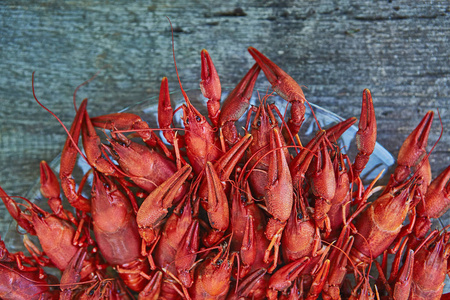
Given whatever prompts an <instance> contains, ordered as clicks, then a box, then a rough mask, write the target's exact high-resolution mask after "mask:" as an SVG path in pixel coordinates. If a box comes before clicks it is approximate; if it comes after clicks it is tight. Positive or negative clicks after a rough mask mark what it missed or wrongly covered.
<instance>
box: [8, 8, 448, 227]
mask: <svg viewBox="0 0 450 300" xmlns="http://www.w3.org/2000/svg"><path fill="white" fill-rule="evenodd" d="M102 2H103V1H102ZM185 3H186V2H185V1H167V2H166V1H152V2H151V1H139V2H135V3H133V4H129V3H127V2H126V1H122V2H120V3H119V2H115V3H114V4H113V3H112V2H111V3H110V2H106V3H101V2H100V1H65V2H62V1H2V3H1V4H0V24H1V26H0V58H1V59H0V101H1V108H0V167H1V168H0V185H1V186H2V188H3V189H4V190H6V191H7V192H8V193H9V194H11V195H24V194H26V192H27V191H28V189H29V188H30V186H31V185H32V184H33V183H35V181H36V180H37V179H38V176H39V167H38V165H39V162H40V161H41V160H46V161H51V160H52V159H53V158H54V157H55V156H56V155H57V154H58V153H59V152H60V151H61V149H62V146H63V143H64V140H65V138H66V135H65V132H64V131H63V129H62V128H61V126H60V125H59V124H58V122H56V120H55V119H54V118H53V117H52V116H50V115H49V114H48V113H47V112H46V111H45V110H43V109H42V108H41V107H39V106H38V105H37V104H36V102H35V101H34V100H33V97H32V92H31V74H32V72H33V71H35V72H36V73H35V90H36V94H37V97H38V98H39V100H40V101H42V103H44V104H45V105H46V106H47V107H48V108H49V109H51V110H52V111H53V112H54V113H55V114H56V115H58V117H60V118H61V120H62V121H63V122H64V123H65V124H66V125H69V124H70V122H71V120H72V118H73V117H74V109H73V105H72V94H73V91H74V89H75V87H76V86H77V85H79V84H80V83H82V82H83V81H85V80H86V79H88V78H90V77H91V76H92V75H93V74H94V73H96V72H97V71H98V70H100V69H102V68H104V69H103V70H102V71H101V72H100V74H99V75H98V77H97V78H96V79H95V80H94V81H92V82H91V83H89V84H88V85H87V86H85V87H83V88H81V89H80V91H79V92H78V95H77V100H78V103H79V102H80V101H81V99H83V98H85V97H87V98H89V101H90V102H89V112H90V114H91V115H100V114H104V113H109V112H114V111H117V110H120V109H121V108H123V107H127V106H129V105H132V104H133V103H135V102H138V101H141V100H143V99H146V98H149V97H152V96H155V95H157V94H158V90H159V85H160V80H161V78H162V77H163V76H167V77H168V79H169V85H170V89H171V90H177V89H178V86H177V83H176V75H175V71H174V65H173V57H172V50H171V47H172V44H171V35H170V26H169V23H168V21H167V19H166V16H168V17H170V19H171V20H172V22H173V25H174V28H175V34H174V35H175V52H176V58H177V64H178V68H179V71H180V77H181V80H182V82H183V86H184V87H185V88H197V87H198V83H199V80H200V79H199V77H200V55H199V52H200V50H201V49H202V48H206V49H207V50H208V51H209V52H210V54H211V56H212V58H213V60H214V63H215V65H216V67H217V70H218V73H219V75H220V77H221V80H222V85H223V86H224V87H225V88H227V87H228V88H230V87H233V86H234V85H235V84H236V83H237V82H238V81H239V79H240V78H241V77H242V76H243V75H244V74H245V72H246V71H247V70H248V69H249V68H250V66H251V65H252V64H253V60H252V58H251V56H250V55H249V53H248V52H247V47H248V46H254V47H255V48H257V49H258V50H260V51H261V52H263V53H265V54H266V55H267V56H268V57H269V58H271V59H272V60H273V61H274V62H275V63H277V64H278V65H279V66H281V67H282V68H283V69H284V70H285V71H287V72H288V73H289V74H290V75H291V76H292V77H293V78H294V79H296V80H297V81H298V82H299V83H300V84H302V85H304V86H306V87H307V88H306V89H305V95H306V97H307V99H308V100H309V101H311V102H313V103H316V104H318V105H320V106H323V107H325V108H327V109H329V110H331V111H333V112H335V113H337V114H338V115H341V116H343V117H345V118H347V117H351V116H357V117H359V113H360V103H361V94H362V90H363V89H364V88H369V89H371V91H372V95H373V98H374V103H375V110H376V116H377V123H378V141H379V142H380V143H381V144H382V145H384V146H385V147H386V149H387V150H389V151H390V152H391V153H392V154H394V155H396V154H397V152H398V149H399V148H400V145H401V143H402V141H403V140H404V138H405V137H406V136H407V135H408V134H409V132H410V131H411V130H412V129H413V128H414V127H415V126H416V125H417V123H418V122H419V120H420V119H421V118H422V116H423V115H424V114H425V112H427V111H428V110H434V111H436V110H437V109H439V111H440V114H441V117H442V125H443V128H444V133H443V136H442V138H441V141H440V142H439V144H438V145H437V147H436V149H435V150H434V153H433V155H432V156H431V157H430V163H431V166H432V170H433V174H434V176H436V175H437V174H438V173H439V172H440V171H442V170H443V169H444V168H445V167H447V166H448V165H449V164H450V155H449V154H450V135H449V134H448V128H450V118H449V108H450V97H449V94H450V87H449V86H450V85H449V80H450V64H449V57H450V50H449V36H450V32H449V30H450V18H449V12H450V2H449V1H427V2H420V3H419V2H417V3H414V1H367V0H366V1H359V3H356V2H354V1H265V2H264V1H254V0H252V1H246V2H244V3H242V2H241V1H229V2H228V3H227V4H224V3H223V4H218V3H215V2H213V1H190V2H189V3H188V4H185ZM257 85H258V88H261V89H266V88H267V87H268V84H267V81H265V80H264V79H263V77H262V76H261V77H260V78H259V80H258V84H257ZM440 129H441V127H440V125H439V122H438V121H435V122H434V123H433V128H432V131H431V134H430V141H431V142H430V143H433V142H434V141H436V139H437V138H438V136H439V133H440ZM429 148H430V146H429ZM7 223H8V221H7V220H6V213H5V210H4V209H3V207H2V208H0V233H1V232H3V229H4V228H5V226H6V225H7Z"/></svg>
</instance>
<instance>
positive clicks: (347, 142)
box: [2, 89, 395, 252]
mask: <svg viewBox="0 0 450 300" xmlns="http://www.w3.org/2000/svg"><path fill="white" fill-rule="evenodd" d="M186 93H187V95H188V97H189V100H190V101H191V102H192V104H193V105H194V106H195V107H196V108H197V109H198V110H199V111H200V113H202V114H203V115H204V116H207V115H208V113H207V109H206V101H207V99H206V98H205V97H203V95H202V94H201V91H200V89H193V90H188V91H186ZM228 93H229V92H223V93H222V101H223V100H224V99H225V98H226V97H227V96H228ZM260 95H261V97H262V96H263V95H265V92H262V91H261V92H258V91H255V92H254V93H253V96H252V98H251V101H250V103H251V105H259V102H260V101H259V97H260ZM170 98H171V101H172V103H175V104H177V106H179V105H181V104H182V103H184V98H183V96H182V94H181V92H174V93H171V94H170ZM267 102H268V103H275V104H276V106H277V107H278V108H279V110H280V111H281V113H282V114H283V113H284V111H285V108H286V106H287V104H288V103H287V102H286V101H285V100H283V99H282V98H281V97H279V96H278V95H276V94H275V95H273V96H270V97H269V98H268V99H267ZM311 107H312V108H313V110H314V114H315V116H316V118H317V121H318V122H319V124H320V126H321V127H322V128H325V129H326V128H328V127H330V126H332V125H334V124H336V123H338V122H340V121H342V120H344V118H342V117H340V116H338V115H336V114H334V113H332V112H330V111H328V110H326V109H324V108H322V107H319V106H317V105H314V104H311ZM119 112H129V113H134V114H137V115H139V116H140V117H141V118H142V119H143V120H144V121H146V122H147V123H148V124H149V126H150V128H158V124H157V119H158V118H157V113H158V97H152V98H150V99H147V100H144V101H140V102H138V103H136V104H134V105H132V106H129V107H127V108H124V109H122V110H120V111H119ZM181 115H182V112H181V111H179V112H177V114H175V116H174V125H175V127H178V128H180V127H181V128H183V127H184V126H183V124H182V120H181ZM358 117H359V116H358ZM241 120H243V121H238V122H237V124H236V128H242V127H244V126H245V120H246V117H245V116H243V117H242V118H241ZM317 130H318V126H317V124H316V120H315V119H314V117H313V115H312V113H311V111H310V109H309V108H308V107H307V108H306V113H305V121H304V123H303V125H302V127H301V129H300V132H299V136H300V139H301V141H302V143H303V144H306V143H307V142H308V141H309V140H310V139H311V138H312V137H314V135H315V133H316V132H317ZM241 131H242V132H243V130H241ZM357 131H358V127H357V126H355V125H353V126H351V127H350V128H349V129H348V130H347V131H346V132H344V134H343V135H342V136H341V138H340V139H339V140H338V144H339V146H340V148H341V149H342V151H343V152H345V153H346V154H347V155H348V156H349V157H350V159H351V161H353V159H354V157H355V156H356V154H357V152H358V150H357V149H356V145H355V135H356V132H357ZM159 133H160V132H159ZM99 135H100V136H101V137H102V138H103V141H106V139H104V136H105V135H104V134H101V132H99ZM160 137H161V138H162V139H163V141H165V139H164V136H163V135H162V134H161V133H160ZM80 145H81V142H80ZM59 163H60V156H58V157H56V158H55V159H54V160H53V161H52V162H51V163H50V164H49V165H50V167H51V168H52V169H53V170H54V171H55V173H58V172H59ZM394 163H395V160H394V158H393V157H392V155H391V154H390V153H389V152H388V151H387V150H386V149H385V148H383V146H381V145H380V144H378V143H377V144H376V146H375V150H374V152H373V154H372V155H371V156H370V160H369V163H368V164H367V166H366V168H365V169H364V171H363V172H362V173H361V175H360V176H361V178H362V179H363V182H364V183H365V184H368V183H369V182H370V181H372V180H373V179H374V178H375V177H376V176H377V175H378V174H379V173H380V172H381V171H383V170H385V172H384V175H385V174H388V173H390V172H389V171H390V170H391V169H392V168H393V167H394ZM89 169H90V166H89V165H88V164H87V163H86V162H85V161H84V159H82V158H79V159H78V160H77V164H76V166H75V170H74V172H73V177H74V178H75V180H76V181H78V182H79V180H80V179H81V177H82V175H83V174H85V173H86V172H87V171H88V170H89ZM386 171H388V172H386ZM387 179H388V176H384V178H383V179H381V181H379V182H381V183H379V184H382V183H383V180H384V181H385V182H386V181H387ZM91 184H92V176H91V177H90V178H89V179H88V181H87V183H86V185H85V188H84V190H83V194H84V196H85V197H90V188H91ZM39 187H40V183H39V179H37V180H36V183H35V184H34V185H33V186H32V187H31V189H30V191H29V193H28V194H27V195H26V198H27V199H30V200H31V201H33V202H34V203H36V204H37V205H38V206H39V207H41V208H43V209H45V210H48V211H50V209H49V206H48V204H47V200H46V199H43V197H42V196H41V194H40V191H39ZM63 203H64V206H65V208H66V209H71V208H70V206H69V204H68V203H67V201H64V200H63ZM9 217H10V216H9ZM10 218H11V217H10ZM16 228H17V226H16V222H15V221H14V220H12V221H11V224H10V226H9V228H8V230H7V232H5V233H4V234H3V235H2V237H3V240H4V241H5V243H6V246H7V248H8V249H9V251H11V252H15V251H25V248H24V246H23V242H22V238H23V233H24V232H23V231H22V230H20V229H19V232H18V231H17V229H16Z"/></svg>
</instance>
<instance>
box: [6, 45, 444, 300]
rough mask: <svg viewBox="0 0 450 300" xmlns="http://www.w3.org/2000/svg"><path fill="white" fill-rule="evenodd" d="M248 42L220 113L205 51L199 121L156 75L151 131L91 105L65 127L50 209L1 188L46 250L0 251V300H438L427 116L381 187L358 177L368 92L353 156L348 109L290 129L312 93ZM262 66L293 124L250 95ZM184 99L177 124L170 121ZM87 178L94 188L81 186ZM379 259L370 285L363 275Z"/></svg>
mask: <svg viewBox="0 0 450 300" xmlns="http://www.w3.org/2000/svg"><path fill="white" fill-rule="evenodd" d="M248 51H249V52H250V54H251V56H252V57H253V58H254V59H255V61H256V63H255V64H254V65H253V66H252V67H251V68H250V69H249V71H248V72H247V74H246V75H245V76H244V77H243V78H242V80H241V81H240V82H239V83H238V85H237V86H236V88H235V89H234V90H233V91H231V93H230V94H229V95H228V97H227V98H226V100H225V101H224V102H223V103H222V106H221V105H220V98H221V95H222V89H221V84H220V80H219V75H218V74H217V71H216V68H215V66H214V64H213V62H212V59H211V56H210V54H209V52H208V51H207V50H205V49H203V50H202V51H201V63H202V67H201V81H200V89H201V92H202V94H203V96H204V97H205V98H207V102H206V107H207V112H208V115H207V117H205V116H203V115H202V114H201V112H200V111H201V109H200V108H196V107H194V105H193V104H192V102H191V101H190V99H189V97H188V94H187V93H186V92H185V91H184V90H183V88H182V87H181V80H180V78H179V77H178V73H177V77H178V80H179V83H180V88H181V92H182V95H183V98H184V104H182V105H181V106H180V107H178V108H176V109H173V108H172V104H171V100H170V93H169V86H168V79H167V78H166V77H164V78H163V79H162V81H161V89H160V97H159V102H158V123H159V127H160V128H151V127H149V125H148V124H147V123H146V122H145V121H144V120H143V119H142V118H141V117H140V116H138V115H135V114H132V113H114V114H107V115H103V116H96V117H93V118H91V117H90V116H89V114H88V112H87V100H84V101H83V102H82V103H81V105H80V107H79V108H78V110H77V113H76V116H75V119H74V122H73V125H72V127H71V128H70V131H67V133H68V139H67V141H66V143H65V145H64V148H63V151H62V156H61V168H60V172H59V179H60V184H61V188H60V186H59V183H58V178H57V176H56V175H55V174H54V173H53V171H52V170H51V169H50V167H49V166H48V164H47V163H45V162H42V163H41V166H40V168H41V193H42V195H43V196H44V197H45V198H48V199H49V206H50V208H51V210H52V213H50V212H47V211H45V210H43V209H41V208H39V206H37V204H35V203H32V202H31V201H28V200H25V201H26V202H27V204H26V205H25V208H22V206H21V204H19V203H17V202H16V200H15V199H14V198H13V197H10V196H9V195H7V194H6V192H5V191H3V190H2V189H1V188H0V197H1V198H2V200H3V202H4V204H5V206H6V208H7V209H8V211H9V212H10V214H11V215H12V216H13V218H14V219H15V220H16V221H17V224H18V225H19V226H20V227H22V228H23V229H24V230H25V231H26V232H27V233H28V235H37V237H38V239H39V242H40V245H41V248H42V250H43V251H40V250H39V247H38V246H36V245H35V244H33V243H32V242H31V241H30V240H29V238H28V235H27V236H26V238H24V241H25V244H26V247H27V249H28V250H29V251H30V253H31V255H32V256H31V257H28V256H26V255H25V254H23V253H15V254H11V253H9V252H8V251H7V250H6V247H4V246H2V247H0V259H1V260H0V268H1V269H2V271H1V272H0V274H1V276H0V297H2V299H16V298H33V297H34V298H36V299H44V298H45V299H54V298H55V297H58V296H59V297H60V299H70V298H80V299H92V298H96V299H107V298H110V299H113V298H114V299H127V298H132V297H134V296H137V297H138V298H139V299H181V298H184V299H317V298H318V297H322V298H323V299H341V298H349V299H362V298H364V299H366V298H367V299H374V298H375V296H376V297H377V298H383V299H384V298H386V299H410V298H411V299H416V298H417V299H425V298H426V299H439V298H440V297H441V294H442V292H443V287H444V279H445V275H446V274H448V272H449V267H448V266H447V261H448V259H449V256H450V250H449V249H450V243H449V238H450V235H449V234H448V233H446V232H444V231H443V232H440V233H439V232H437V231H433V232H431V233H428V232H429V231H430V229H431V227H432V226H431V220H430V219H431V218H439V217H441V216H442V215H443V214H444V213H445V211H447V209H448V208H449V207H450V200H449V199H450V197H449V196H450V183H449V179H450V167H448V168H447V169H445V170H444V171H443V172H442V173H441V174H440V175H439V176H438V177H436V178H435V179H434V180H433V181H432V180H431V169H430V164H429V160H428V158H429V156H430V155H431V153H427V149H426V145H427V140H428V135H429V133H430V130H431V124H432V121H433V112H431V111H430V112H428V113H427V114H426V115H425V117H424V118H423V120H422V121H421V122H420V124H419V125H418V127H417V128H416V129H415V130H414V131H413V132H412V133H411V135H410V136H409V137H408V138H407V139H406V141H405V143H404V144H403V146H402V148H401V149H400V153H399V157H398V166H397V168H396V169H395V171H394V173H393V174H392V175H391V179H390V181H389V182H388V184H387V186H386V187H382V186H376V184H377V180H378V178H379V177H380V176H381V174H379V175H378V176H377V177H376V178H375V179H374V180H372V181H371V182H370V184H368V185H367V182H364V181H363V180H362V178H361V174H363V173H364V172H365V168H366V165H367V163H368V162H369V160H370V156H371V154H372V152H373V151H374V149H375V146H376V142H375V141H376V135H377V132H376V130H377V126H376V120H375V111H374V103H373V100H372V95H371V93H370V91H369V90H368V89H365V90H364V91H363V95H362V108H361V117H360V120H359V126H358V129H359V130H358V131H357V133H356V138H355V139H356V147H355V148H356V149H357V151H358V153H357V154H356V155H354V156H352V155H350V154H346V153H345V150H346V149H343V148H342V147H341V146H340V145H339V144H338V140H339V137H340V136H341V135H342V134H344V132H345V131H346V130H347V129H348V128H350V127H351V126H352V125H353V124H355V123H356V121H357V119H356V118H349V119H347V120H345V121H342V122H340V123H338V124H335V125H333V126H331V127H329V128H326V129H323V128H322V126H321V125H319V124H316V125H317V127H318V129H319V130H318V132H317V133H316V134H315V136H313V137H312V139H310V140H309V141H306V140H303V139H304V137H302V136H301V135H300V134H299V132H301V126H302V124H303V123H304V120H305V103H306V102H307V100H306V97H305V95H304V93H303V90H302V88H301V86H300V85H299V84H298V83H297V82H295V80H294V79H293V78H292V77H290V76H289V75H288V74H287V73H286V72H285V71H283V70H282V69H281V68H280V67H278V66H277V65H276V64H275V63H273V62H272V61H271V60H269V59H268V58H267V57H266V56H265V55H263V54H262V53H261V52H259V51H258V50H256V49H255V48H253V47H249V48H248ZM175 66H176V65H175ZM261 70H262V71H263V73H264V74H265V76H266V77H267V79H268V81H269V83H270V85H271V86H272V88H273V90H274V92H276V93H277V94H278V95H279V96H281V97H282V98H283V99H284V100H286V101H288V103H289V104H290V110H289V111H288V112H289V119H288V120H287V121H286V120H284V117H283V114H282V113H281V111H282V110H283V109H282V107H281V106H280V105H278V106H280V107H277V105H276V104H275V103H271V99H273V98H271V97H272V96H273V95H272V94H269V95H266V96H264V97H263V98H262V99H260V100H259V103H252V94H253V88H254V86H255V84H256V81H257V79H258V75H259V73H260V71H261ZM177 72H178V71H177ZM33 92H34V90H33ZM36 101H38V100H37V98H36ZM38 102H39V101H38ZM41 105H42V104H41ZM180 108H181V111H182V114H183V115H182V117H181V119H182V124H176V126H175V124H174V119H175V118H174V115H175V114H176V113H177V112H178V111H179V110H180ZM247 111H248V112H247ZM246 112H247V114H246V116H247V117H246V120H240V119H241V118H242V116H244V115H245V113H246ZM244 119H245V117H244ZM243 121H245V122H243ZM237 122H242V123H241V124H243V123H245V127H244V131H242V132H240V131H239V129H238V128H237V127H238V126H237V125H236V123H237ZM178 125H179V126H183V125H184V129H183V130H180V128H178V127H179V126H178ZM96 127H97V128H100V130H102V131H103V132H101V133H100V131H99V130H97V129H96ZM159 130H161V136H160V135H159V134H158V131H159ZM130 131H131V132H133V131H134V132H133V133H131V135H128V136H126V135H125V133H124V132H130ZM80 136H81V137H82V140H83V143H82V144H83V146H82V148H83V149H84V151H81V149H80V148H81V145H80V146H78V140H79V138H80ZM102 136H104V137H105V138H103V139H102V138H101V137H102ZM163 137H164V138H163ZM78 155H80V157H82V159H84V160H86V161H87V163H88V165H89V168H90V171H87V172H86V174H84V176H83V178H77V177H76V176H75V175H72V172H73V170H74V168H75V163H76V160H77V159H78ZM91 179H92V180H91ZM89 182H92V183H91V187H92V189H91V193H90V195H89V193H85V192H84V193H83V186H84V185H85V184H86V183H89ZM61 190H62V193H63V195H64V196H65V198H61V195H60V194H61ZM380 191H381V192H380ZM66 200H67V202H68V203H69V204H70V205H71V207H70V206H69V207H67V206H66V205H65V202H66ZM408 215H409V220H410V222H409V224H404V223H406V222H405V220H406V219H407V216H408ZM446 228H447V227H446ZM446 228H445V229H446ZM91 236H95V238H92V237H91ZM392 253H395V258H394V260H393V263H392V268H391V270H390V277H389V279H387V278H386V277H387V275H386V274H387V270H388V268H387V265H388V262H389V260H388V258H389V255H390V254H392ZM404 253H406V255H405V256H406V257H405V258H403V257H404V255H403V254H404ZM99 254H101V257H100V255H99ZM378 257H380V258H381V257H382V263H381V265H380V263H378V261H376V260H377V258H378ZM374 261H376V262H375V263H374ZM402 262H403V264H402ZM373 265H375V266H376V269H377V270H378V274H379V279H378V281H377V282H376V283H375V285H374V282H373V280H372V277H371V276H369V275H368V274H369V272H370V269H371V268H372V266H373ZM42 266H49V267H56V268H58V269H59V270H61V271H62V272H63V276H62V278H61V282H60V283H59V284H58V283H56V286H58V288H60V290H61V292H59V291H58V289H52V288H50V285H49V281H48V280H47V279H46V278H48V277H46V275H45V272H44V271H43V269H42ZM108 266H111V267H112V268H108ZM107 268H108V269H107ZM112 270H114V274H110V271H112ZM353 277H354V280H353V284H351V283H350V280H349V278H353ZM7 281H9V282H11V283H12V284H13V285H14V286H15V288H7V287H6V286H5V284H4V283H5V282H7ZM375 287H376V288H375ZM130 290H131V291H130Z"/></svg>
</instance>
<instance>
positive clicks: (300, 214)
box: [297, 212, 303, 220]
mask: <svg viewBox="0 0 450 300" xmlns="http://www.w3.org/2000/svg"><path fill="white" fill-rule="evenodd" d="M297 219H300V220H301V219H303V214H302V213H301V212H299V213H297Z"/></svg>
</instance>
